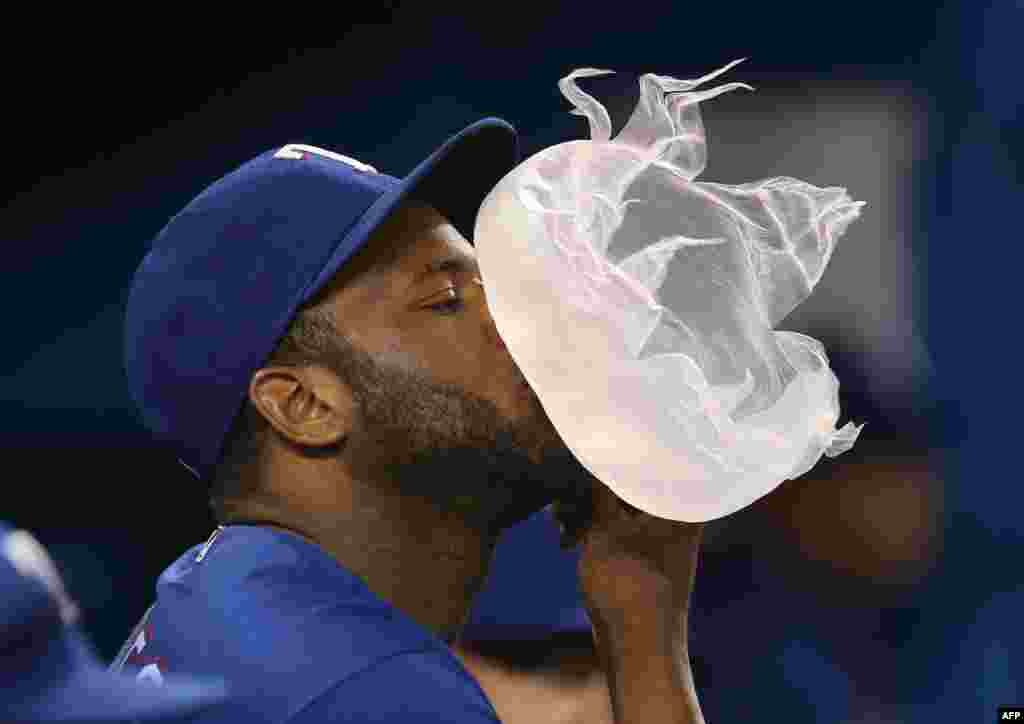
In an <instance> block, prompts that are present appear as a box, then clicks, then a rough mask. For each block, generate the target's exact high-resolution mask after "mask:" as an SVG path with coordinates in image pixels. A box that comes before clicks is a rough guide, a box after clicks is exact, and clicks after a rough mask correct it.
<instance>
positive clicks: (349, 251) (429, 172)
mask: <svg viewBox="0 0 1024 724" xmlns="http://www.w3.org/2000/svg"><path fill="white" fill-rule="evenodd" d="M518 163H519V142H518V137H517V135H516V130H515V128H513V127H512V126H511V125H510V124H509V123H507V122H506V121H503V120H501V119H500V118H485V119H483V120H480V121H477V122H476V123H473V124H472V125H470V126H467V127H466V128H464V129H463V130H462V131H460V132H459V133H457V134H455V135H454V136H452V137H451V138H450V139H448V141H446V142H445V143H444V145H442V146H441V147H440V148H438V149H437V150H436V151H434V153H432V154H431V155H430V156H429V157H428V158H427V159H426V160H425V161H423V162H422V163H420V164H419V165H418V166H416V168H414V169H413V170H412V172H411V173H410V174H409V175H408V176H406V177H405V178H404V179H402V181H401V182H400V183H399V184H398V185H397V186H395V188H393V189H392V190H391V191H388V192H387V193H385V194H384V195H383V196H381V197H380V198H379V199H378V200H377V201H376V202H374V204H373V205H372V206H370V208H369V209H367V210H366V212H365V213H364V214H363V215H362V217H360V219H359V221H357V222H356V224H355V225H354V226H353V227H352V228H351V229H350V230H349V232H348V233H347V234H345V237H344V238H343V239H341V240H339V243H338V247H337V251H336V252H335V253H334V254H333V255H332V256H331V258H330V260H329V261H328V262H327V265H326V266H325V267H324V268H323V270H322V271H321V272H320V274H319V275H318V276H317V278H316V280H315V281H314V282H313V283H312V284H311V285H310V286H308V287H307V288H306V290H305V292H304V294H303V299H302V301H303V302H306V301H308V300H309V299H311V298H313V297H314V296H316V293H317V292H318V291H319V290H320V289H321V288H322V287H323V286H324V285H325V284H327V283H328V282H329V281H330V280H331V278H332V277H333V276H334V275H335V273H336V272H337V271H338V269H340V268H341V266H342V265H343V264H344V263H345V262H346V261H347V260H348V259H349V258H350V257H351V256H353V255H354V254H355V253H357V252H358V251H359V249H361V248H362V247H363V246H365V244H366V240H367V239H368V237H369V236H370V235H371V234H372V233H373V232H374V230H375V229H376V228H377V227H378V226H380V225H381V224H382V223H383V222H384V220H385V219H387V218H388V216H390V215H391V213H392V212H393V211H394V210H395V209H396V208H397V207H398V206H400V205H401V204H402V202H403V201H405V200H406V199H408V198H410V197H414V198H416V199H417V200H419V201H422V202H424V203H428V204H430V205H431V206H433V207H434V208H436V209H437V210H438V211H439V212H440V213H441V214H443V215H444V216H445V217H446V218H447V219H448V220H449V221H451V222H452V225H453V226H454V227H455V228H456V229H458V231H459V232H460V233H461V234H462V235H463V236H464V237H466V239H468V240H469V242H470V243H473V226H474V224H475V223H476V215H477V212H478V211H479V210H480V205H481V204H482V203H483V201H484V199H485V198H486V197H487V194H488V193H490V191H491V189H493V188H494V186H495V185H496V184H497V183H498V182H499V181H500V180H501V179H502V178H504V177H505V175H506V174H508V173H509V172H510V171H511V170H512V169H514V168H515V167H516V164H518ZM353 240H356V241H355V243H353Z"/></svg>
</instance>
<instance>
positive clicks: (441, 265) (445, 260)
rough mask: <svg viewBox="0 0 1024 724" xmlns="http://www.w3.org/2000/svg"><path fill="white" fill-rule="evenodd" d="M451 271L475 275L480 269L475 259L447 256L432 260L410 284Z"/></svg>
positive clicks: (459, 255) (462, 255)
mask: <svg viewBox="0 0 1024 724" xmlns="http://www.w3.org/2000/svg"><path fill="white" fill-rule="evenodd" d="M451 271H454V272H465V273H473V274H477V273H479V271H480V268H479V266H478V265H477V262H476V259H474V258H473V257H471V256H468V255H466V254H448V255H447V256H443V257H441V258H439V259H434V260H433V261H432V262H430V263H429V264H427V266H426V267H425V268H424V269H423V271H421V272H420V273H419V274H417V275H416V276H415V277H414V278H413V280H412V283H413V285H416V284H419V283H420V282H421V281H423V280H424V279H426V278H427V277H429V276H431V275H433V274H440V273H441V272H451Z"/></svg>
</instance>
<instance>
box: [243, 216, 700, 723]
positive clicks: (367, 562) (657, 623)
mask: <svg viewBox="0 0 1024 724" xmlns="http://www.w3.org/2000/svg"><path fill="white" fill-rule="evenodd" d="M445 258H454V259H458V260H459V261H460V264H456V265H454V266H453V267H452V268H448V269H444V270H441V271H437V272H432V273H426V274H425V273H424V272H425V269H426V267H427V266H428V265H430V264H431V263H434V262H437V261H439V260H441V259H445ZM321 305H322V306H323V308H324V309H326V310H328V311H329V312H330V313H331V314H332V315H333V317H334V319H335V320H336V321H337V327H338V329H339V333H340V334H343V335H344V336H345V338H346V339H347V340H348V342H349V345H347V346H344V345H343V346H340V347H339V350H338V354H339V355H343V354H347V355H348V364H347V365H341V364H333V363H332V361H331V359H330V358H328V359H327V360H326V361H325V363H324V364H318V365H308V366H303V367H267V368H263V369H260V370H258V371H257V372H256V373H255V374H254V375H253V377H252V380H251V383H250V387H249V399H250V401H251V402H252V403H253V404H254V405H255V406H256V408H257V409H258V410H259V411H260V413H261V414H262V415H263V416H264V418H266V420H267V421H268V422H269V424H270V427H271V429H272V432H271V434H270V435H268V438H267V444H266V446H265V449H264V454H263V456H262V460H261V470H260V478H261V481H262V485H261V489H262V492H261V493H260V494H259V495H256V496H253V497H252V498H251V499H249V500H247V501H245V502H244V503H243V504H242V505H241V507H240V508H239V509H238V510H237V514H238V515H237V517H240V518H245V519H249V520H258V521H264V522H266V523H268V524H271V525H277V526H279V527H282V528H284V529H287V530H290V531H292V532H294V533H297V534H299V535H301V536H303V537H304V538H306V539H308V540H310V541H311V542H313V543H315V544H317V545H319V546H320V547H321V548H323V549H324V550H325V551H326V552H328V553H329V554H330V555H332V556H333V557H334V558H335V559H336V560H338V561H339V562H340V563H341V564H342V565H344V566H345V567H346V568H347V569H348V570H350V571H352V572H353V573H355V574H356V575H358V576H360V577H361V578H362V579H363V580H364V581H365V583H366V584H367V586H368V587H369V588H370V589H371V590H372V591H374V592H375V593H376V594H377V595H378V596H380V597H382V598H384V599H385V600H387V601H389V602H390V603H391V604H392V605H394V606H395V607H397V608H398V609H400V610H402V611H404V612H405V613H406V614H408V615H409V616H410V617H412V618H413V619H414V620H415V621H417V622H419V623H420V624H422V625H423V626H425V627H426V628H428V629H430V630H431V631H433V632H435V633H436V634H437V635H438V636H440V637H441V638H443V639H444V640H446V641H448V642H449V643H452V642H454V641H455V638H456V637H457V634H458V631H459V630H460V628H461V627H462V625H463V624H464V623H465V621H466V619H467V617H468V613H469V610H470V606H471V604H472V601H473V598H474V596H475V594H476V593H477V592H478V591H479V590H480V588H481V587H482V584H483V582H484V580H485V577H486V574H487V570H488V565H489V562H490V559H491V555H492V552H493V550H494V547H495V544H496V542H497V539H498V536H499V535H500V533H501V531H502V530H503V529H504V528H506V527H508V526H510V525H512V524H514V523H516V522H518V521H520V520H523V519H525V518H526V517H527V516H529V515H530V514H532V513H534V512H536V511H537V510H540V509H541V508H542V507H544V506H545V505H547V504H548V503H551V502H552V501H554V500H556V499H566V500H579V499H580V496H581V495H582V494H583V491H592V494H593V496H594V497H593V500H594V522H593V525H592V527H591V528H590V529H589V530H588V531H585V532H583V533H582V534H581V535H580V537H579V538H578V543H579V544H580V545H581V546H582V552H583V560H582V561H581V564H580V581H581V585H582V588H583V591H584V596H585V600H586V603H587V606H588V609H589V611H590V613H591V618H592V620H593V621H594V628H595V637H596V641H597V646H598V657H599V659H600V660H601V665H602V668H603V669H604V671H605V673H606V675H607V676H608V681H609V685H610V690H611V700H612V705H613V710H614V715H615V721H617V722H624V721H641V720H642V721H650V722H655V723H656V722H668V721H673V722H676V721H680V722H682V721H686V722H697V721H702V719H701V718H700V713H699V707H698V706H697V704H696V695H695V694H694V693H693V691H692V681H691V679H690V678H689V676H688V674H689V663H688V659H687V657H686V647H685V609H686V606H687V604H688V599H689V590H690V586H691V584H692V578H693V568H694V566H695V561H696V549H697V543H698V540H699V526H688V525H686V524H678V523H670V522H668V521H659V520H658V519H655V518H652V517H651V516H647V515H646V514H642V513H639V511H635V510H630V509H628V507H627V506H624V504H622V503H621V501H619V500H618V498H616V497H615V496H614V495H613V494H612V493H611V492H610V491H609V490H608V489H607V488H606V487H605V486H604V485H602V484H601V483H600V482H599V481H597V480H596V479H595V478H593V476H591V475H590V473H589V472H587V471H586V469H584V468H583V467H582V466H581V465H579V463H578V462H577V461H576V460H575V458H574V457H573V456H572V454H571V453H570V452H569V450H568V448H567V447H566V446H565V444H564V443H563V442H562V441H561V439H560V438H559V437H558V434H557V433H556V431H555V429H554V427H553V426H552V424H551V421H550V420H549V419H548V417H547V415H546V414H545V412H544V409H543V407H542V406H541V404H540V402H539V400H538V398H537V397H536V395H535V394H534V393H533V391H532V390H531V389H530V388H529V386H528V385H527V384H526V382H525V379H524V377H523V376H522V374H521V372H520V371H519V369H518V367H517V366H516V364H515V362H514V361H513V359H512V357H511V355H510V354H509V352H508V350H507V349H506V348H505V346H504V344H502V342H501V339H500V337H499V336H498V333H497V329H496V327H495V324H494V320H493V319H492V318H491V315H490V312H489V311H488V308H487V303H486V298H485V295H484V289H483V285H482V282H481V280H480V275H479V270H478V268H477V266H476V262H475V252H474V250H473V247H472V245H471V244H470V243H469V242H468V241H467V240H466V239H465V238H464V237H462V235H461V234H459V232H458V231H457V230H456V229H455V228H454V227H453V226H452V225H451V224H450V223H448V222H447V220H446V219H444V217H442V216H441V215H440V214H438V212H437V211H435V210H434V209H432V208H430V207H428V206H424V205H419V204H409V205H407V206H406V207H404V208H402V209H400V210H399V211H397V212H396V213H394V214H393V215H392V216H391V217H390V218H389V220H388V221H387V222H386V223H385V224H384V225H383V226H382V227H381V228H380V229H378V231H377V232H376V233H375V235H374V237H373V238H372V239H371V240H370V241H369V243H368V244H367V246H366V247H365V249H364V250H363V251H362V252H361V253H360V254H359V255H358V256H357V257H356V258H354V259H353V260H351V261H350V262H349V263H348V264H346V265H345V267H344V268H343V270H342V272H341V273H340V274H339V275H338V276H337V277H336V278H335V280H333V282H332V284H331V285H330V287H329V289H328V293H327V294H326V295H325V297H324V299H323V301H322V302H321ZM346 348H347V349H348V351H347V352H346V351H345V349H346ZM346 368H347V369H349V370H353V369H354V370H355V371H356V372H355V374H354V375H352V374H345V373H344V370H345V369H346ZM637 526H639V528H638V527H637ZM641 680H642V681H643V685H642V686H638V684H640V683H641ZM651 697H655V700H654V701H653V703H652V700H651ZM652 707H653V708H652Z"/></svg>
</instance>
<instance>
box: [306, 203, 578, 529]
mask: <svg viewBox="0 0 1024 724" xmlns="http://www.w3.org/2000/svg"><path fill="white" fill-rule="evenodd" d="M333 287H334V288H336V291H334V292H333V293H331V294H330V295H329V296H328V297H327V301H326V302H325V305H326V306H327V308H328V309H329V310H330V312H331V313H332V315H333V316H334V319H335V320H336V322H337V325H338V328H339V332H341V333H342V334H343V335H344V336H345V337H347V341H346V340H339V344H338V345H337V349H336V350H335V352H334V354H333V355H332V356H331V359H329V360H328V362H329V365H330V367H331V368H332V369H333V370H334V371H335V372H336V373H337V374H338V376H339V378H340V379H341V381H342V382H344V383H345V384H346V385H347V386H348V388H349V389H350V390H351V391H352V393H353V395H354V396H355V398H356V401H357V403H358V406H359V411H360V418H361V419H360V421H359V423H358V424H357V425H356V429H354V430H353V431H352V432H351V434H350V435H349V438H348V440H347V441H346V443H345V451H344V453H343V459H344V460H345V462H346V464H347V465H348V466H349V467H350V472H351V473H352V475H353V476H354V477H356V478H357V479H360V480H366V481H369V482H374V483H380V484H383V485H388V484H391V485H393V486H394V487H395V488H396V489H397V490H398V491H399V492H401V493H402V494H407V495H417V496H422V497H424V498H427V499H429V500H431V501H433V502H434V503H435V504H437V505H439V506H440V507H442V508H443V509H445V510H449V511H453V512H457V513H459V514H462V515H464V516H465V517H466V519H467V520H469V521H470V522H471V523H472V524H473V525H474V526H476V527H479V528H481V529H486V530H489V531H497V530H500V529H502V528H504V527H507V526H509V525H511V524H513V523H515V522H518V521H519V520H522V519H524V518H525V517H527V516H529V515H530V514H531V513H533V512H535V511H537V510H539V509H540V508H542V507H543V506H545V505H546V504H548V503H549V502H551V501H552V500H553V499H555V498H556V497H557V498H566V499H572V498H575V497H577V496H579V495H583V494H584V491H586V490H589V487H590V484H591V481H592V480H593V478H592V477H591V475H590V473H589V472H588V471H587V470H586V469H585V468H583V467H582V466H581V465H580V464H579V463H578V462H577V461H576V459H575V458H574V457H573V456H572V454H571V453H570V452H569V450H568V448H567V447H566V446H565V444H564V443H563V442H562V440H561V439H560V438H559V437H558V435H557V433H556V432H555V429H554V427H553V426H552V424H551V421H550V420H549V419H548V416H547V414H546V413H545V412H544V409H543V408H542V407H541V404H540V401H539V400H538V399H537V397H536V395H535V394H534V393H533V391H532V390H531V389H530V387H529V386H528V384H527V383H526V380H525V378H524V377H523V375H522V373H521V372H520V371H519V368H518V367H517V366H516V364H515V362H514V361H513V360H512V357H511V355H510V354H509V352H508V350H507V349H506V348H505V346H504V344H503V343H502V342H501V339H500V337H499V336H498V333H497V330H496V328H495V326H494V320H493V319H492V318H491V315H490V313H489V311H488V309H487V303H486V299H485V296H484V290H483V286H482V284H481V281H480V273H479V269H478V267H477V265H476V261H475V252H474V250H473V247H472V246H471V245H470V244H469V242H468V241H467V240H466V239H465V238H464V237H463V236H462V235H461V234H460V233H459V232H458V231H456V229H455V228H454V227H453V226H452V225H451V224H450V223H448V222H447V221H446V220H445V219H444V218H443V217H441V216H440V215H439V214H438V213H437V212H436V211H434V210H433V209H431V208H429V207H424V206H418V205H411V206H407V207H406V208H405V209H403V210H401V211H399V212H398V213H396V214H395V215H394V216H393V217H392V218H391V219H390V220H389V221H388V222H387V223H386V224H385V226H384V227H382V228H381V229H380V230H379V231H378V233H377V234H375V235H374V238H373V239H371V240H370V241H369V242H368V244H367V247H366V248H365V249H364V250H363V252H361V253H360V255H359V256H358V257H357V258H356V259H353V260H351V261H350V263H349V264H348V265H346V268H345V270H344V271H343V273H342V275H339V278H338V279H336V280H335V284H334V285H333Z"/></svg>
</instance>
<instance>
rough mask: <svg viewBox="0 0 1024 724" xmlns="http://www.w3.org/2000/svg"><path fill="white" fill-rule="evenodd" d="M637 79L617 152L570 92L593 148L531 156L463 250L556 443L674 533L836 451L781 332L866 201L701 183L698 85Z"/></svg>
mask: <svg viewBox="0 0 1024 724" xmlns="http://www.w3.org/2000/svg"><path fill="white" fill-rule="evenodd" d="M739 62H741V61H734V62H733V63H730V64H729V65H727V66H725V67H724V68H721V69H719V70H717V71H715V72H713V73H710V74H708V75H706V76H704V77H702V78H698V79H696V80H678V79H675V78H669V77H666V76H659V75H653V74H647V75H644V76H642V77H641V78H640V90H641V94H640V100H639V102H638V103H637V106H636V108H635V109H634V111H633V114H632V116H631V117H630V120H629V121H628V122H627V124H626V125H625V126H624V127H623V129H622V131H621V132H620V133H619V134H618V135H616V136H615V137H614V138H612V136H611V120H610V117H609V115H608V112H607V110H606V109H605V108H604V106H602V105H601V103H600V102H598V101H597V100H596V99H595V98H594V97H592V96H591V95H589V94H587V93H585V92H584V91H582V90H581V89H580V88H579V87H578V86H577V84H576V80H575V79H576V78H584V77H589V76H596V75H604V74H607V73H611V72H612V71H608V70H598V69H594V68H583V69H579V70H575V71H573V72H572V73H570V74H569V75H568V76H566V77H565V78H563V79H562V80H561V81H560V82H559V88H560V89H561V91H562V94H563V95H564V96H565V97H566V98H567V99H568V100H569V101H570V102H571V103H572V104H573V105H574V106H575V109H574V110H573V111H571V112H572V113H573V114H575V115H579V116H583V117H585V118H586V119H587V121H588V122H589V124H590V140H578V141H571V142H568V143H562V144H559V145H556V146H552V147H550V148H546V149H544V150H542V151H540V152H539V153H537V154H535V155H533V156H531V157H530V158H528V159H527V160H525V161H523V162H522V163H521V164H520V165H519V166H517V167H516V168H515V169H514V170H513V171H511V172H510V173H509V174H508V175H506V176H505V177H504V178H503V179H502V180H501V181H500V182H499V183H498V184H497V185H496V186H495V188H494V189H493V190H492V191H491V192H490V194H489V195H488V196H487V198H486V199H485V200H484V203H483V205H482V207H481V209H480V213H479V215H478V217H477V222H476V229H475V235H474V244H475V246H476V250H477V258H478V261H479V264H480V269H481V274H482V277H483V283H484V289H485V291H486V294H487V302H488V307H489V308H490V311H491V314H492V316H493V317H494V321H495V324H496V326H497V329H498V333H499V334H500V335H501V337H502V340H503V341H504V342H505V345H506V347H507V348H508V350H509V352H510V353H511V355H512V357H513V359H514V360H515V362H516V364H517V365H518V366H519V368H520V369H521V370H522V372H523V374H524V375H525V376H526V379H527V380H528V381H529V383H530V385H531V386H532V387H533V390H534V391H535V392H536V394H537V397H538V399H539V400H540V402H541V404H542V405H543V407H544V410H545V411H546V412H547V414H548V417H549V418H550V419H551V421H552V423H553V424H554V427H555V429H556V430H557V431H558V433H559V436H560V437H561V438H562V440H563V441H564V442H565V443H566V445H567V446H568V448H569V449H570V450H571V451H572V453H573V455H574V456H575V457H576V458H577V459H578V460H579V462H580V463H581V464H582V465H583V466H584V467H586V468H587V470H589V471H590V472H591V473H592V474H593V475H594V476H596V477H597V478H598V479H599V480H601V481H602V482H603V483H605V484H606V485H608V487H610V488H611V489H612V490H613V491H614V492H615V493H616V494H617V495H618V496H619V497H620V498H622V499H623V500H625V501H626V502H627V503H629V504H631V505H633V506H635V507H637V508H640V509H641V510H643V511H645V512H647V513H650V514H651V515H655V516H658V517H661V518H667V519H670V520H678V521H688V522H703V521H708V520H713V519H715V518H720V517H722V516H725V515H729V514H730V513H733V512H735V511H737V510H740V509H741V508H744V507H746V506H747V505H750V504H751V503H753V502H754V501H755V500H757V499H759V498H761V497H762V496H764V495H766V494H768V493H769V492H771V491H772V490H774V489H775V488H776V487H778V485H779V484H780V483H782V482H783V481H785V480H789V479H793V478H796V477H798V476H800V475H803V474H804V473H805V472H807V471H808V470H810V469H811V468H812V467H813V466H814V465H815V463H817V462H818V460H820V458H821V456H822V455H823V454H824V455H828V456H830V457H835V456H837V455H839V454H841V453H843V452H845V451H847V450H849V449H850V448H851V447H852V446H853V444H854V442H855V441H856V439H857V437H858V436H859V434H860V431H861V429H862V428H863V425H860V426H859V427H858V426H856V425H854V424H853V423H852V422H849V423H847V424H846V425H845V426H844V427H843V428H842V429H839V430H837V429H836V427H835V426H836V422H837V420H838V418H839V396H838V390H839V382H838V380H837V379H836V376H835V375H834V373H833V372H832V370H831V369H830V367H829V363H828V358H827V356H826V353H825V349H824V346H823V345H822V344H821V343H820V342H818V341H817V340H815V339H812V338H811V337H808V336H806V335H803V334H799V333H796V332H789V331H779V330H776V329H775V327H776V325H778V324H779V322H781V321H782V320H783V319H784V318H785V317H786V315H788V314H789V313H790V312H791V311H792V310H793V309H794V307H796V306H797V305H798V304H799V303H800V302H801V301H803V300H804V299H806V298H807V296H808V295H809V294H810V293H811V291H812V290H813V289H814V287H815V285H816V284H817V283H818V281H819V280H820V279H821V276H822V273H823V272H824V270H825V267H826V265H827V264H828V262H829V259H830V258H831V256H832V253H833V251H834V250H835V246H836V242H837V241H838V239H839V238H840V236H841V235H842V234H843V233H844V231H845V230H846V228H847V226H848V225H849V224H850V223H851V222H852V221H853V220H854V219H856V218H857V217H858V216H859V215H860V210H861V207H862V206H863V205H864V202H860V201H856V202H855V201H852V200H851V198H850V196H849V195H848V194H847V192H846V189H844V188H840V187H828V188H817V187H815V186H812V185H811V184H809V183H806V182H804V181H800V180H798V179H795V178H789V177H784V176H780V177H774V178H768V179H765V180H762V181H756V182H751V183H745V184H741V185H738V186H732V185H726V184H718V183H711V182H707V181H696V180H695V179H696V178H697V176H699V175H700V174H701V172H702V171H703V170H704V167H705V164H706V160H707V145H706V139H705V135H704V126H703V123H702V121H701V117H700V114H699V112H698V103H700V102H702V101H705V100H708V99H710V98H713V97H715V96H717V95H720V94H722V93H725V92H728V91H731V90H735V89H737V88H746V89H748V90H753V89H752V88H750V86H747V85H744V84H742V83H728V84H725V85H720V86H717V87H714V88H711V89H708V90H697V88H698V87H699V86H700V85H702V84H704V83H706V82H707V81H709V80H711V79H713V78H715V77H717V76H718V75H720V74H722V73H724V72H725V71H727V70H729V69H730V68H732V67H733V66H734V65H736V63H739Z"/></svg>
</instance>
